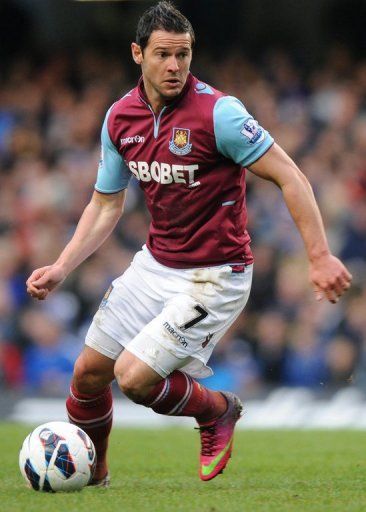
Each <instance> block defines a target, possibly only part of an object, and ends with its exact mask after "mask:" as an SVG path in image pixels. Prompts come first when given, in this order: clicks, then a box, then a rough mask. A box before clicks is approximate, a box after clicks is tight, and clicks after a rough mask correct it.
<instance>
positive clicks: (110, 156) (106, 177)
mask: <svg viewBox="0 0 366 512" xmlns="http://www.w3.org/2000/svg"><path fill="white" fill-rule="evenodd" d="M111 108H112V107H111ZM111 108H110V109H109V110H108V112H107V115H106V116H105V119H104V123H103V127H102V134H101V142H102V148H101V155H100V161H99V167H98V176H97V181H96V184H95V190H97V191H98V192H102V193H104V194H113V193H116V192H120V191H121V190H123V189H125V188H127V185H128V182H129V181H130V178H131V172H130V170H129V168H128V167H127V165H126V163H125V161H124V160H123V158H122V156H121V155H120V154H119V153H118V151H117V148H116V146H115V145H114V144H113V142H112V141H111V139H110V137H109V133H108V126H107V123H108V117H109V113H110V111H111Z"/></svg>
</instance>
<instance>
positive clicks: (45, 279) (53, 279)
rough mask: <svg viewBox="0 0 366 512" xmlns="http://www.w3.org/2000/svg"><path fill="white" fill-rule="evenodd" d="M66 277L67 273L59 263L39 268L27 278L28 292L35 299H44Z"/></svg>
mask: <svg viewBox="0 0 366 512" xmlns="http://www.w3.org/2000/svg"><path fill="white" fill-rule="evenodd" d="M65 278H66V274H65V272H64V270H63V268H62V267H61V266H59V265H49V266H47V267H42V268H37V269H36V270H35V271H34V272H32V274H31V275H30V276H29V278H28V279H27V283H26V284H27V292H28V293H29V295H30V296H31V297H33V298H34V299H38V300H44V299H45V298H46V297H47V295H48V294H49V293H50V292H51V291H52V290H53V289H54V288H56V286H58V285H59V284H61V283H62V281H63V280H64V279H65Z"/></svg>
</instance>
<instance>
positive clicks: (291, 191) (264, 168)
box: [249, 144, 352, 302]
mask: <svg viewBox="0 0 366 512" xmlns="http://www.w3.org/2000/svg"><path fill="white" fill-rule="evenodd" d="M249 169H250V171H252V172H253V173H254V174H256V175H257V176H259V177H260V178H264V179H266V180H270V181H272V182H273V183H275V184H276V185H277V186H278V187H279V188H280V189H281V191H282V194H283V198H284V200H285V203H286V205H287V208H288V209H289V212H290V214H291V216H292V218H293V219H294V221H295V223H296V226H297V228H298V230H299V232H300V234H301V237H302V239H303V241H304V244H305V248H306V252H307V255H308V259H309V262H310V271H309V275H310V280H311V282H312V283H313V286H314V289H315V294H316V298H317V299H318V300H320V299H321V298H322V297H323V296H326V297H327V299H328V300H329V301H330V302H337V301H338V297H340V296H341V295H342V294H343V293H344V291H345V290H347V289H348V288H349V287H350V283H351V279H352V276H351V274H350V273H349V272H348V270H347V269H346V267H345V266H344V265H343V263H342V262H341V261H340V260H339V259H338V258H336V257H335V256H333V255H332V254H331V252H330V250H329V246H328V242H327V238H326V235H325V230H324V226H323V221H322V218H321V215H320V211H319V208H318V205H317V203H316V201H315V198H314V194H313V190H312V188H311V185H310V183H309V182H308V180H307V179H306V177H305V176H304V175H303V173H302V172H301V171H300V169H299V168H298V167H297V166H296V164H295V163H294V162H293V161H292V160H291V158H290V157H289V156H288V155H287V154H286V153H285V152H284V151H283V150H282V149H281V148H280V147H279V146H278V145H277V144H274V145H273V146H272V147H271V149H269V150H268V151H267V153H265V154H264V155H263V156H262V157H261V158H260V159H259V160H257V161H256V162H255V163H254V164H252V165H251V166H250V167H249Z"/></svg>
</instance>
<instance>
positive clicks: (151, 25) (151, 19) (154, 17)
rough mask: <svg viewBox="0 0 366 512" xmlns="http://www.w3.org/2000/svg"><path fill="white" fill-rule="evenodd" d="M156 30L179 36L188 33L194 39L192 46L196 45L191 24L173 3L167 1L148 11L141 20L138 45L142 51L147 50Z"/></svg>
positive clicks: (137, 38) (138, 25) (137, 34)
mask: <svg viewBox="0 0 366 512" xmlns="http://www.w3.org/2000/svg"><path fill="white" fill-rule="evenodd" d="M154 30H166V31H167V32H176V33H177V34H183V33H187V32H188V33H189V34H190V36H191V39H192V46H193V45H194V42H195V36H194V31H193V27H192V25H191V23H190V22H189V21H188V20H187V18H186V17H185V16H183V14H182V13H181V12H180V11H178V9H177V8H176V7H175V6H174V5H173V4H172V3H171V2H168V1H166V0H164V1H162V2H158V3H157V4H156V5H153V6H152V7H150V8H149V9H147V10H146V11H145V12H144V14H143V15H142V16H141V18H140V19H139V22H138V24H137V30H136V43H137V44H138V45H139V46H141V49H142V50H143V49H144V48H146V46H147V43H148V41H149V38H150V36H151V34H152V32H154Z"/></svg>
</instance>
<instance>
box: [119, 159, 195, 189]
mask: <svg viewBox="0 0 366 512" xmlns="http://www.w3.org/2000/svg"><path fill="white" fill-rule="evenodd" d="M128 167H129V169H130V171H131V172H132V174H133V175H134V176H136V178H137V179H138V180H140V181H152V180H153V181H157V182H158V183H161V184H162V185H169V184H170V183H184V184H185V185H188V186H189V187H190V188H194V187H198V186H199V185H200V184H201V183H200V182H199V181H195V178H194V173H195V171H197V169H198V167H199V166H198V165H197V164H195V165H176V164H173V165H170V164H166V163H163V162H162V163H159V162H155V161H154V162H152V163H151V165H149V164H148V163H147V162H133V161H131V162H129V163H128Z"/></svg>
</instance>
